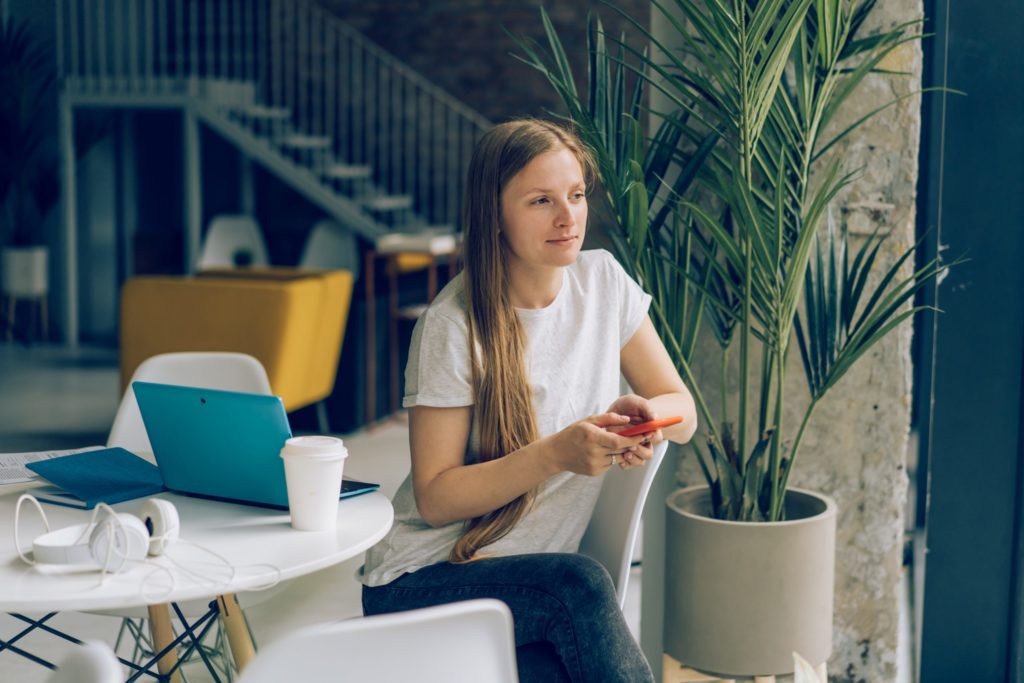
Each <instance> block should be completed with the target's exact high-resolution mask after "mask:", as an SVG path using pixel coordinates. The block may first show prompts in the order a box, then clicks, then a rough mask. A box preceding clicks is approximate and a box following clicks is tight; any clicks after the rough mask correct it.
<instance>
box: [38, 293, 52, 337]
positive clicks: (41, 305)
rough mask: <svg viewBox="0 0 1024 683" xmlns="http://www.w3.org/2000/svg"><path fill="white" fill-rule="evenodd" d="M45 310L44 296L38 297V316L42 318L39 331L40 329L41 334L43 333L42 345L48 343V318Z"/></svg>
mask: <svg viewBox="0 0 1024 683" xmlns="http://www.w3.org/2000/svg"><path fill="white" fill-rule="evenodd" d="M47 308H48V306H47V303H46V295H45V294H43V296H42V297H40V299H39V310H40V315H41V316H42V318H41V323H42V326H41V329H42V333H43V342H44V343H46V342H48V341H50V316H49V314H48V313H47Z"/></svg>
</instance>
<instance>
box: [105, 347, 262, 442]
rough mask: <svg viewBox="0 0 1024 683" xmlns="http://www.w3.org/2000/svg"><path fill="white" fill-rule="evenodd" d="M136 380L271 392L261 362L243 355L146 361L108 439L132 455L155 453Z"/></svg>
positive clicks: (197, 354)
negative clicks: (151, 444)
mask: <svg viewBox="0 0 1024 683" xmlns="http://www.w3.org/2000/svg"><path fill="white" fill-rule="evenodd" d="M136 381H138V382H158V383H160V384H179V385H183V386H188V387H200V388H203V389H221V390H224V391H244V392H246V393H250V394H269V393H270V380H269V379H267V371H266V370H264V369H263V365H262V364H261V363H260V362H259V361H258V360H256V359H255V358H253V357H252V356H249V355H246V354H244V353H230V352H185V353H163V354H160V355H158V356H153V357H151V358H147V359H146V360H144V361H143V362H142V363H141V364H140V365H139V367H137V368H136V369H135V372H134V373H133V374H132V378H131V381H129V383H128V387H127V388H126V389H125V392H124V397H122V399H121V404H120V405H119V406H118V408H117V415H115V416H114V424H113V426H111V428H110V435H109V436H108V437H107V446H120V447H121V448H124V449H126V450H128V451H131V452H133V453H152V452H153V447H152V446H150V444H149V436H148V435H147V434H146V427H145V425H143V424H142V414H141V413H139V404H138V403H136V401H135V392H134V391H132V389H131V383H132V382H136Z"/></svg>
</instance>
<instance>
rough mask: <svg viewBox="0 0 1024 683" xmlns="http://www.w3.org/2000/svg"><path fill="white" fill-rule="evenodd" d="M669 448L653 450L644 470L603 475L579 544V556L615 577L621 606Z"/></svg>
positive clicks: (637, 469) (662, 443) (639, 468)
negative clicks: (646, 506)
mask: <svg viewBox="0 0 1024 683" xmlns="http://www.w3.org/2000/svg"><path fill="white" fill-rule="evenodd" d="M667 449H668V442H667V441H662V442H661V443H659V444H658V445H657V446H655V447H654V457H652V458H651V459H650V460H649V461H648V462H647V464H646V465H644V466H643V467H634V468H632V469H629V470H619V469H613V470H612V471H610V472H608V473H607V474H606V475H605V476H604V483H603V484H602V486H601V495H600V496H599V497H598V499H597V505H595V506H594V513H593V514H592V515H591V516H590V523H589V524H588V525H587V530H586V531H585V532H584V534H583V540H582V541H580V553H582V554H583V555H587V556H588V557H592V558H594V559H595V560H597V561H598V562H600V563H601V564H603V565H604V567H605V569H607V570H608V573H609V574H611V575H612V581H614V582H615V593H616V595H617V596H618V598H619V607H624V606H625V604H626V588H627V587H628V586H629V567H630V564H631V563H632V561H633V550H634V548H635V547H636V540H637V537H638V536H639V533H640V520H641V519H642V517H643V513H644V503H645V502H646V500H647V494H648V493H649V492H650V490H651V484H652V483H654V477H655V475H656V474H657V473H658V468H659V467H661V462H662V460H664V459H665V451H666V450H667Z"/></svg>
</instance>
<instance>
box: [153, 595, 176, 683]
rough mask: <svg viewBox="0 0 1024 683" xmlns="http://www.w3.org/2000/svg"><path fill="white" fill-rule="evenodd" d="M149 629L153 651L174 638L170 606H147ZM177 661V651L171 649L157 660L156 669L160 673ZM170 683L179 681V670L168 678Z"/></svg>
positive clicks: (158, 649)
mask: <svg viewBox="0 0 1024 683" xmlns="http://www.w3.org/2000/svg"><path fill="white" fill-rule="evenodd" d="M149 630H150V633H152V635H153V651H154V652H160V650H163V649H164V648H165V647H167V646H168V645H170V644H171V642H172V641H173V640H174V628H173V627H172V626H171V608H170V607H168V606H167V605H150V606H149ZM177 663H178V653H177V652H175V651H174V650H171V651H170V652H168V653H167V654H165V655H164V656H163V657H161V658H160V661H159V662H157V669H158V670H159V671H160V673H161V674H162V675H167V673H168V672H169V671H170V670H171V669H173V668H174V667H175V665H176V664H177ZM170 680H171V683H181V671H180V670H178V671H175V672H174V674H173V675H172V676H171V678H170Z"/></svg>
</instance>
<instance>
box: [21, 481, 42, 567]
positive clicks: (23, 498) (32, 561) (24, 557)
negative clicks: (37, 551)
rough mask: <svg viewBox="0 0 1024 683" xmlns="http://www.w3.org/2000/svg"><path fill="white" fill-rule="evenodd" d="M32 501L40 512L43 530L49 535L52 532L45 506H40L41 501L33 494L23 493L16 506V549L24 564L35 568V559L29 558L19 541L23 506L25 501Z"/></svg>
mask: <svg viewBox="0 0 1024 683" xmlns="http://www.w3.org/2000/svg"><path fill="white" fill-rule="evenodd" d="M26 500H27V501H31V503H32V504H33V505H35V506H36V510H39V516H40V517H42V518H43V528H44V529H46V532H47V533H48V532H49V531H50V521H49V520H48V519H46V512H45V511H44V510H43V506H42V505H40V504H39V499H37V498H36V497H35V496H33V495H32V494H31V493H23V494H21V496H20V497H19V498H18V502H17V503H16V504H15V505H14V549H15V550H17V551H18V557H20V558H21V560H22V562H24V563H26V564H30V565H32V566H35V564H36V560H35V557H29V556H28V555H26V554H25V552H24V551H23V550H22V549H21V543H20V542H19V540H18V527H19V521H20V519H21V506H22V505H24V504H25V501H26Z"/></svg>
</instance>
